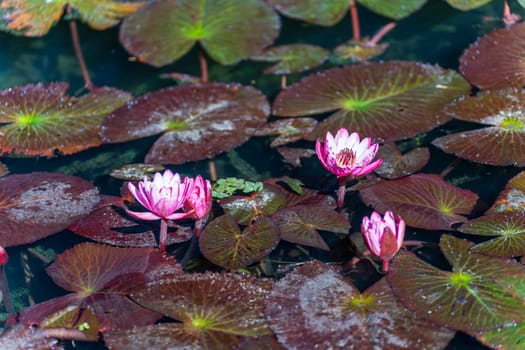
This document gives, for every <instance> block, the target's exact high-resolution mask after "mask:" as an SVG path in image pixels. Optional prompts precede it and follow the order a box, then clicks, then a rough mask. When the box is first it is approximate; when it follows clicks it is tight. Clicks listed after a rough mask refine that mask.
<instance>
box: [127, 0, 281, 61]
mask: <svg viewBox="0 0 525 350" xmlns="http://www.w3.org/2000/svg"><path fill="white" fill-rule="evenodd" d="M120 29H121V30H120V42H121V43H122V45H123V46H124V47H125V48H126V50H128V51H129V52H130V53H132V54H133V55H135V56H137V57H138V58H139V60H141V61H143V62H147V63H149V64H152V65H154V66H157V67H159V66H163V65H166V64H168V63H171V62H173V61H175V60H177V59H178V58H180V57H182V56H183V55H184V54H185V53H186V52H188V51H189V50H190V49H191V48H192V47H193V45H194V44H195V43H196V42H199V43H200V44H201V46H202V47H203V48H204V50H205V51H206V53H207V54H208V55H209V56H210V57H211V58H213V59H214V60H216V61H218V62H220V63H222V64H234V63H237V62H238V61H240V60H241V59H245V58H248V57H250V56H251V55H253V54H254V53H256V52H258V51H259V50H261V49H262V48H264V47H266V46H269V45H271V44H272V43H273V41H274V39H275V38H276V37H277V35H278V33H279V29H280V21H279V16H278V15H277V14H276V13H275V11H273V10H272V8H270V7H269V6H268V5H267V4H266V3H265V2H264V1H260V0H243V1H237V0H222V1H219V2H217V1H215V0H201V1H198V2H196V1H194V0H162V1H152V2H150V3H149V4H148V5H146V6H144V7H143V8H142V9H140V10H139V11H137V12H136V13H134V14H133V15H131V16H129V17H128V18H126V19H125V20H124V22H123V23H122V26H121V27H120Z"/></svg>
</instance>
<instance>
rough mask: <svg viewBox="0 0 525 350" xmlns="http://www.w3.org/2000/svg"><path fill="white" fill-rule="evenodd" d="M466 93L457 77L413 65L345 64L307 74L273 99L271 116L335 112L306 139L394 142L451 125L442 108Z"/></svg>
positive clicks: (463, 83) (454, 73)
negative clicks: (351, 136)
mask: <svg viewBox="0 0 525 350" xmlns="http://www.w3.org/2000/svg"><path fill="white" fill-rule="evenodd" d="M469 91H470V85H469V84H468V83H467V82H466V81H465V80H464V79H463V78H462V77H461V76H460V75H459V74H458V73H456V72H454V71H445V70H443V69H442V68H440V67H438V66H431V65H426V64H422V63H418V62H402V61H391V62H379V63H369V64H359V65H350V66H346V67H343V68H332V69H329V70H325V71H321V72H317V73H314V74H311V75H309V76H307V77H305V78H303V79H302V80H300V81H299V82H297V83H295V84H292V85H290V86H289V87H287V88H286V89H285V90H283V91H282V92H281V93H280V94H279V95H278V96H277V98H276V100H275V102H274V105H273V114H274V115H276V116H281V117H295V116H305V115H313V114H320V113H325V112H331V111H336V113H334V114H333V115H331V116H330V117H328V118H327V119H325V120H323V121H322V122H321V123H319V125H318V126H317V127H316V128H315V130H314V131H313V132H312V134H311V135H310V136H309V139H312V140H314V139H316V138H318V137H324V136H325V135H326V131H328V130H330V131H331V132H332V133H333V134H335V132H336V131H337V130H338V129H339V128H347V129H349V130H353V131H356V132H358V133H360V134H363V135H367V137H374V138H381V139H385V140H389V141H395V140H399V139H402V138H406V137H412V136H415V135H417V134H419V133H421V132H424V131H427V130H430V129H433V128H435V127H436V126H438V125H440V124H443V123H445V122H446V121H448V120H450V117H449V116H447V115H445V114H444V113H441V108H442V107H443V106H444V105H445V104H446V103H448V102H450V101H452V100H453V99H454V98H456V97H459V96H461V95H464V94H466V93H468V92H469Z"/></svg>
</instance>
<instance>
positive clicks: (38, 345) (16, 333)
mask: <svg viewBox="0 0 525 350" xmlns="http://www.w3.org/2000/svg"><path fill="white" fill-rule="evenodd" d="M58 339H73V340H86V339H85V337H84V336H83V334H82V333H81V332H80V331H77V330H69V331H64V329H63V328H58V329H57V328H47V329H39V328H36V329H35V327H31V326H27V325H21V324H16V325H14V326H13V327H10V328H8V329H7V330H6V331H5V332H3V333H2V335H1V336H0V347H1V348H2V349H3V350H28V349H31V350H49V349H52V350H54V349H60V347H59V345H58V344H59V341H58Z"/></svg>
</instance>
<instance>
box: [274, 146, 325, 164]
mask: <svg viewBox="0 0 525 350" xmlns="http://www.w3.org/2000/svg"><path fill="white" fill-rule="evenodd" d="M277 152H279V154H280V155H281V156H282V157H283V159H284V161H285V162H286V163H288V164H291V165H293V166H295V167H300V166H301V165H302V164H301V158H311V157H313V156H314V155H315V154H316V153H315V150H313V149H311V148H296V147H277Z"/></svg>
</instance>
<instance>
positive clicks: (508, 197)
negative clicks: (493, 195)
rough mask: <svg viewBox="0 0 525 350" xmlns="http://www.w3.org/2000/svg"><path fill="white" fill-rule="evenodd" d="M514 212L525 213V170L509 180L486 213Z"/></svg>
mask: <svg viewBox="0 0 525 350" xmlns="http://www.w3.org/2000/svg"><path fill="white" fill-rule="evenodd" d="M512 212H522V213H525V171H522V172H521V173H519V174H518V175H516V176H514V177H513V178H512V179H510V180H509V182H507V186H505V189H504V190H503V191H502V192H501V193H500V194H499V195H498V198H497V199H496V201H495V202H494V204H493V205H492V207H490V209H489V210H487V212H486V213H485V214H486V215H487V214H494V213H512Z"/></svg>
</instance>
